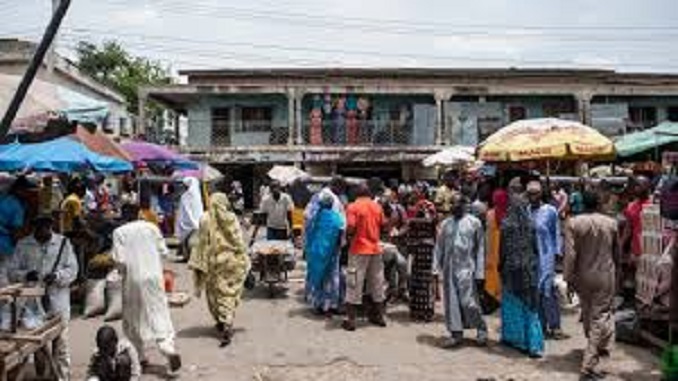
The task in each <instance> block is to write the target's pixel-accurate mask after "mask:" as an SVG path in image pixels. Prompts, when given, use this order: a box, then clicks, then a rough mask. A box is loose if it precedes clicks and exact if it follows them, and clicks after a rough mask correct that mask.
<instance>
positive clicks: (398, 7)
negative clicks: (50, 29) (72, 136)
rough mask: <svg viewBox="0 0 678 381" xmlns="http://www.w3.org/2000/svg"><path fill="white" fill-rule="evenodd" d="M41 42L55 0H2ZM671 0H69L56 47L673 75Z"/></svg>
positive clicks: (12, 29) (212, 62)
mask: <svg viewBox="0 0 678 381" xmlns="http://www.w3.org/2000/svg"><path fill="white" fill-rule="evenodd" d="M0 7H1V8H0V9H2V12H0V37H17V36H18V37H23V38H30V39H33V40H37V39H38V38H39V37H40V35H41V33H42V31H43V30H44V27H45V25H46V23H47V22H48V19H49V12H50V9H51V0H0ZM676 9H677V8H676V4H675V0H645V1H638V0H568V1H560V0H541V1H540V0H469V1H453V0H343V1H328V0H291V1H282V0H278V1H275V0H229V1H220V0H194V1H189V0H72V4H71V9H70V12H69V14H68V16H67V19H66V22H65V24H64V25H63V28H62V29H63V31H62V34H61V36H60V39H59V49H60V51H62V52H64V53H68V50H69V49H70V50H72V47H73V46H74V45H75V44H76V43H77V41H79V40H90V41H95V42H98V41H101V40H106V39H117V40H119V41H120V42H121V43H122V44H123V45H124V46H126V47H127V48H128V49H129V50H130V51H131V52H133V53H135V54H138V55H144V56H147V57H150V58H154V59H157V60H162V62H163V63H165V64H167V65H171V66H172V68H173V69H174V70H178V69H188V68H192V69H195V68H227V67H237V68H242V67H300V66H303V67H317V66H333V67H339V66H352V67H587V68H591V67H595V68H607V69H617V70H622V71H632V72H643V71H653V72H678V13H676Z"/></svg>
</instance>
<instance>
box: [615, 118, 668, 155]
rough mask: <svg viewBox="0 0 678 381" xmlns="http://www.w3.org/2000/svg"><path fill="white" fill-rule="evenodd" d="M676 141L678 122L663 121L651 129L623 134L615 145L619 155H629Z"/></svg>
mask: <svg viewBox="0 0 678 381" xmlns="http://www.w3.org/2000/svg"><path fill="white" fill-rule="evenodd" d="M675 142H678V123H673V122H662V123H660V124H658V125H657V126H655V127H652V128H650V129H647V130H643V131H638V132H634V133H631V134H628V135H624V136H621V137H619V138H618V139H617V140H615V142H614V146H615V149H616V150H617V155H619V156H621V157H627V156H633V155H635V154H638V153H641V152H644V151H647V150H650V149H654V148H657V147H661V146H663V145H665V144H670V143H675Z"/></svg>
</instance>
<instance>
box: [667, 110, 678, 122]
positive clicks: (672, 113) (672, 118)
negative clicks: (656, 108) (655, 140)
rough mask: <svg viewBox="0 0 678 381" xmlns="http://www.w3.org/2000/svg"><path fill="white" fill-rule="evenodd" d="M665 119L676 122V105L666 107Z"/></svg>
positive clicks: (677, 114)
mask: <svg viewBox="0 0 678 381" xmlns="http://www.w3.org/2000/svg"><path fill="white" fill-rule="evenodd" d="M666 119H668V120H669V121H671V122H678V106H671V107H667V108H666Z"/></svg>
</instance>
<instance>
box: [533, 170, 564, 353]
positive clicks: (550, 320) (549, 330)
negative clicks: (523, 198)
mask: <svg viewBox="0 0 678 381" xmlns="http://www.w3.org/2000/svg"><path fill="white" fill-rule="evenodd" d="M543 195H544V194H543V193H542V187H541V183H540V182H539V181H531V182H530V183H528V184H527V197H528V199H529V201H530V215H531V216H532V221H533V223H534V227H535V229H536V230H535V231H536V234H537V251H538V252H539V295H540V296H539V299H540V311H539V315H540V318H541V321H542V329H544V333H545V334H546V337H547V338H549V339H554V340H564V339H567V338H568V336H567V335H565V334H564V333H563V331H562V330H561V325H560V305H559V304H558V296H557V290H556V288H555V286H554V281H555V277H556V267H555V265H556V257H557V256H560V254H561V253H562V248H561V237H560V220H559V218H558V210H556V208H555V207H554V206H553V205H550V204H547V203H545V202H544V201H543Z"/></svg>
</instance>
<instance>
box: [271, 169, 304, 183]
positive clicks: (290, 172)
mask: <svg viewBox="0 0 678 381" xmlns="http://www.w3.org/2000/svg"><path fill="white" fill-rule="evenodd" d="M268 177H270V178H271V179H273V180H276V181H280V183H281V184H282V185H288V184H291V183H292V182H294V180H297V179H301V180H305V179H309V178H310V177H311V176H310V175H309V174H308V173H306V172H304V171H302V170H301V169H299V168H297V167H294V166H291V165H275V166H273V168H272V169H271V170H270V171H268Z"/></svg>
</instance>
